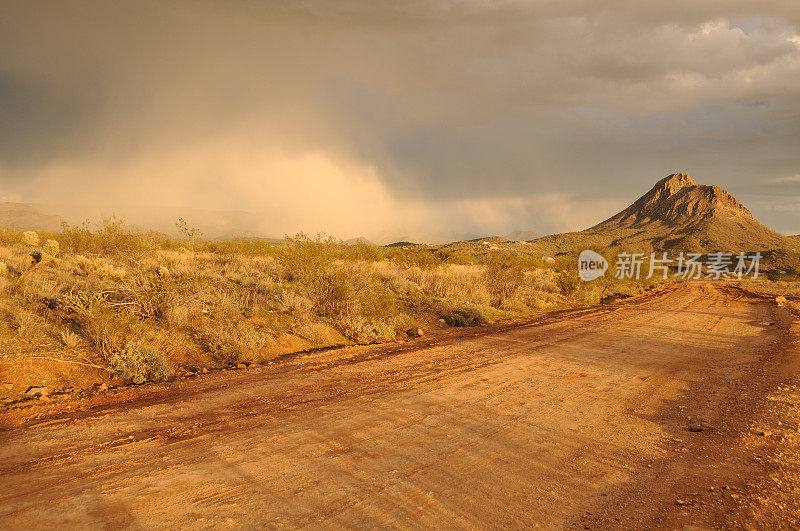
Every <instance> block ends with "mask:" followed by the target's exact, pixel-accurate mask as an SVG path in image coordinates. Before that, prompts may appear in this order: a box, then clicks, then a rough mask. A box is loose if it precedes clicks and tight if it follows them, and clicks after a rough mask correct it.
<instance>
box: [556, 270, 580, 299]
mask: <svg viewBox="0 0 800 531" xmlns="http://www.w3.org/2000/svg"><path fill="white" fill-rule="evenodd" d="M556 284H557V285H558V289H559V290H561V293H563V294H564V295H565V296H566V297H568V298H569V297H574V296H575V294H576V293H577V292H578V290H579V289H580V287H581V279H580V277H579V276H578V272H577V271H573V270H572V269H566V270H564V271H559V272H558V274H557V275H556Z"/></svg>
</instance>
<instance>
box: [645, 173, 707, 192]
mask: <svg viewBox="0 0 800 531" xmlns="http://www.w3.org/2000/svg"><path fill="white" fill-rule="evenodd" d="M687 186H697V182H696V181H695V180H694V179H692V178H691V177H689V174H688V173H672V174H670V175H667V176H666V177H664V178H663V179H661V180H660V181H658V182H657V183H656V185H655V187H654V189H661V190H665V191H668V192H669V193H670V194H674V193H675V192H677V191H678V190H680V189H682V188H685V187H687Z"/></svg>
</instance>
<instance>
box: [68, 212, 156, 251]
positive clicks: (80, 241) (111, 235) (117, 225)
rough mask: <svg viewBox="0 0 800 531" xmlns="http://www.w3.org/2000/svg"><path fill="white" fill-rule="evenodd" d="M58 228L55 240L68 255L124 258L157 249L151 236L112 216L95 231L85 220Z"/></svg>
mask: <svg viewBox="0 0 800 531" xmlns="http://www.w3.org/2000/svg"><path fill="white" fill-rule="evenodd" d="M61 229H62V230H61V232H60V233H59V234H58V235H57V236H56V239H57V240H60V241H59V243H60V244H61V246H62V247H64V249H66V250H68V251H69V252H71V253H81V254H86V253H93V254H103V255H106V256H120V255H123V256H125V255H136V254H141V253H144V252H145V251H154V250H155V249H156V243H157V242H156V241H155V239H154V238H153V237H151V236H148V235H146V234H143V233H142V232H141V231H139V230H138V229H133V228H129V227H126V226H125V223H124V221H122V220H121V219H118V218H115V217H111V218H107V219H104V220H103V221H102V222H101V223H100V226H99V227H98V228H97V229H95V230H92V229H91V225H90V224H89V222H88V221H85V222H84V223H83V224H81V225H69V224H67V223H62V224H61Z"/></svg>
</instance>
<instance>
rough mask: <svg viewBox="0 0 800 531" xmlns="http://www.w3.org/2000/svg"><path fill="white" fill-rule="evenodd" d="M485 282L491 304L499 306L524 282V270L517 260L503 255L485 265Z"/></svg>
mask: <svg viewBox="0 0 800 531" xmlns="http://www.w3.org/2000/svg"><path fill="white" fill-rule="evenodd" d="M485 282H486V285H487V287H488V289H489V293H490V294H491V296H492V306H494V307H496V308H500V307H501V306H502V305H503V303H504V302H505V301H506V299H509V298H511V297H512V296H513V295H514V294H515V293H516V292H517V290H518V289H519V288H520V287H521V286H522V284H523V283H524V282H525V272H524V271H523V270H522V267H521V266H520V263H519V262H518V261H517V260H515V259H514V258H510V257H508V258H507V257H503V258H502V259H498V260H496V261H494V262H493V263H491V264H490V265H489V266H488V267H487V269H486V273H485Z"/></svg>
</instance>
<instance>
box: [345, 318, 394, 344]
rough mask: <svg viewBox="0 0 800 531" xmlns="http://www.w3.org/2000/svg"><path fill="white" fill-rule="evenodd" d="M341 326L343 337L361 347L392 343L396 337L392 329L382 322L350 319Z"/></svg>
mask: <svg viewBox="0 0 800 531" xmlns="http://www.w3.org/2000/svg"><path fill="white" fill-rule="evenodd" d="M342 324H343V329H344V332H343V333H344V336H345V337H347V338H348V339H350V340H351V341H353V342H355V343H358V344H361V345H366V344H370V343H379V342H384V341H394V340H395V337H396V336H395V331H394V328H393V327H392V326H391V325H389V324H388V323H386V322H383V321H375V320H368V319H364V318H362V317H350V318H347V319H346V320H345V321H344V322H343V323H342Z"/></svg>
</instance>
